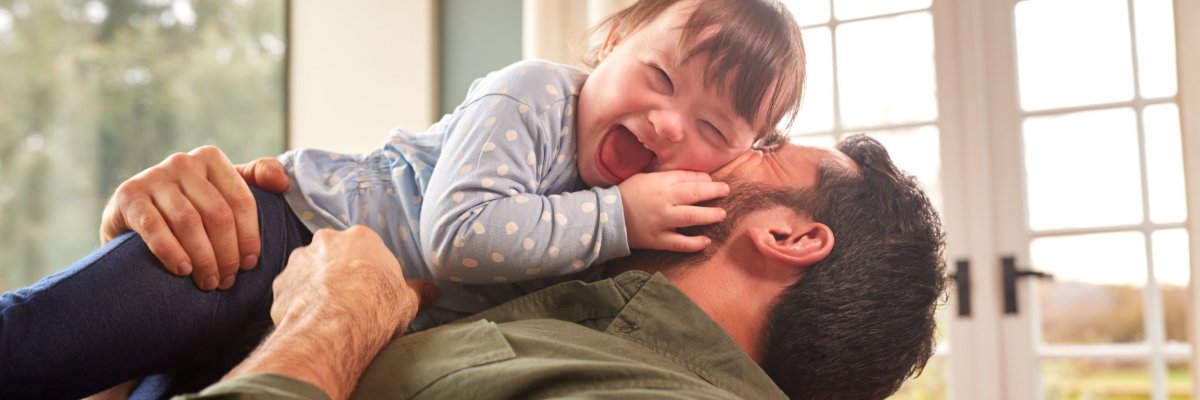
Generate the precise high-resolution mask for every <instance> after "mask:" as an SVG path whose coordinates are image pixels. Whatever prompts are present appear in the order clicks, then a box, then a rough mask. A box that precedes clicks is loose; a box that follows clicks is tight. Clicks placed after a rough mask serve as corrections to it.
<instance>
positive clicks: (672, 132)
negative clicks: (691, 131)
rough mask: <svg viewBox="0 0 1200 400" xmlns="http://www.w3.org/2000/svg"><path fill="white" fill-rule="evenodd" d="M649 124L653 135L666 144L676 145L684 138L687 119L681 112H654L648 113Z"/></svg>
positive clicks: (662, 110)
mask: <svg viewBox="0 0 1200 400" xmlns="http://www.w3.org/2000/svg"><path fill="white" fill-rule="evenodd" d="M650 124H652V125H654V133H655V134H656V135H658V137H660V138H662V139H664V140H666V141H668V142H671V143H678V142H679V141H681V140H683V138H684V136H686V135H685V133H686V131H687V119H686V118H685V116H684V114H683V113H681V112H678V111H675V110H670V109H659V110H654V111H652V112H651V113H650Z"/></svg>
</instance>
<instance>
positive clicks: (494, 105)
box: [421, 86, 629, 284]
mask: <svg viewBox="0 0 1200 400" xmlns="http://www.w3.org/2000/svg"><path fill="white" fill-rule="evenodd" d="M538 89H541V86H538ZM543 93H545V92H543ZM546 95H547V96H550V94H549V93H546ZM558 95H559V96H560V97H561V99H562V100H561V101H570V100H569V99H568V98H567V96H568V95H569V93H558ZM547 103H553V102H550V101H548V102H547ZM571 107H573V105H572V106H571ZM564 109H567V110H569V108H566V107H564V106H563V103H561V102H559V103H555V104H554V105H552V106H549V107H544V106H541V105H538V104H526V103H524V102H522V101H518V100H517V99H515V98H513V97H509V96H500V95H493V96H486V97H482V98H479V99H477V100H475V101H474V102H472V103H470V104H464V105H463V106H462V107H461V108H460V109H459V110H457V111H456V114H459V116H458V119H457V120H456V121H455V122H454V123H453V125H452V126H450V127H449V128H448V129H449V133H447V134H448V135H450V136H449V137H448V138H447V139H446V144H445V147H444V148H443V153H442V157H441V159H439V160H438V164H437V166H436V167H435V168H434V170H433V175H432V177H431V179H430V184H429V187H428V189H427V191H426V194H425V200H424V206H423V209H422V212H421V233H422V234H421V240H422V243H421V245H422V250H423V253H424V255H425V256H426V257H427V259H428V261H429V265H430V267H431V269H432V271H433V272H434V274H435V276H437V277H438V278H441V279H448V280H450V281H453V282H462V283H476V284H481V283H497V282H514V281H523V280H528V279H535V278H541V277H548V276H558V275H563V274H568V273H572V272H576V271H579V270H581V269H583V268H584V267H587V266H590V265H593V264H595V263H599V262H603V261H605V260H609V259H612V258H617V257H622V256H625V255H628V254H629V247H628V242H627V240H626V237H625V229H624V220H623V218H624V214H623V212H622V208H621V207H622V202H621V196H620V192H619V190H618V189H617V188H616V187H611V188H590V189H588V188H583V187H578V186H575V185H576V181H577V179H576V169H575V168H576V167H575V147H574V145H573V140H574V137H573V136H572V137H567V136H565V135H573V134H574V133H573V132H570V127H571V126H572V125H573V124H572V123H571V120H572V118H574V117H573V116H570V115H566V114H568V113H569V111H566V112H564V111H563V110H564ZM564 127H565V128H566V129H563V128H564Z"/></svg>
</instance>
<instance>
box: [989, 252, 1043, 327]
mask: <svg viewBox="0 0 1200 400" xmlns="http://www.w3.org/2000/svg"><path fill="white" fill-rule="evenodd" d="M1000 266H1001V267H1002V268H1003V269H1004V313H1005V314H1016V313H1017V278H1024V277H1034V278H1038V279H1054V275H1051V274H1049V273H1046V272H1042V271H1033V270H1023V269H1017V259H1016V257H1013V256H1005V257H1002V258H1000Z"/></svg>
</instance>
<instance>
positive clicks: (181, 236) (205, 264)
mask: <svg viewBox="0 0 1200 400" xmlns="http://www.w3.org/2000/svg"><path fill="white" fill-rule="evenodd" d="M154 203H155V205H156V206H157V208H158V209H159V210H160V211H161V212H162V214H163V218H164V219H165V220H166V221H167V226H169V227H170V228H171V232H172V233H173V234H174V235H175V238H176V240H178V241H179V244H180V245H182V246H183V249H184V251H186V252H187V254H188V259H190V260H191V261H192V268H193V270H192V280H193V281H195V282H196V287H198V288H200V289H201V290H213V289H216V288H217V286H218V285H220V278H219V276H218V273H217V260H216V255H215V254H214V253H213V249H212V243H211V242H209V238H208V234H207V232H205V230H204V220H203V219H202V218H201V217H200V213H199V212H197V211H196V208H195V207H193V206H192V202H191V201H189V200H188V199H187V197H185V196H184V195H183V193H182V192H180V191H179V189H177V188H169V189H164V190H163V191H162V192H160V193H156V194H155V196H154Z"/></svg>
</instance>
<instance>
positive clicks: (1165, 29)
mask: <svg viewBox="0 0 1200 400" xmlns="http://www.w3.org/2000/svg"><path fill="white" fill-rule="evenodd" d="M1171 7H1172V6H1171V0H1134V1H1133V17H1134V26H1136V27H1137V47H1138V49H1137V57H1138V84H1139V85H1140V88H1141V90H1142V97H1146V98H1154V97H1168V96H1174V95H1175V86H1176V85H1175V76H1176V75H1175V16H1174V11H1173V10H1172V8H1171Z"/></svg>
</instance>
